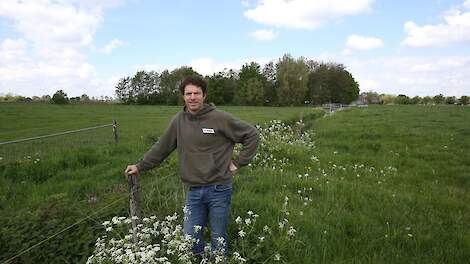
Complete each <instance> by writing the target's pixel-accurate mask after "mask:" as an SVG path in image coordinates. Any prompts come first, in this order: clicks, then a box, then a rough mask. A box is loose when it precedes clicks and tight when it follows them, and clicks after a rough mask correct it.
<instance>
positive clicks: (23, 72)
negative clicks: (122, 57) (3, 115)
mask: <svg viewBox="0 0 470 264" xmlns="http://www.w3.org/2000/svg"><path fill="white" fill-rule="evenodd" d="M119 4H121V1H120V0H104V1H91V0H37V1H20V0H2V1H0V17H2V18H6V19H9V20H10V21H12V22H13V23H12V24H13V26H14V29H16V31H17V33H19V35H20V36H21V37H20V38H18V39H17V40H13V39H11V38H7V39H5V40H3V41H2V44H1V47H0V93H7V92H12V93H15V92H17V91H18V89H21V92H20V93H21V94H22V95H28V96H31V95H38V94H45V93H49V94H50V93H53V92H54V91H55V90H54V89H59V88H60V89H64V90H66V91H70V92H68V93H69V95H74V94H73V92H74V91H75V92H76V93H80V94H81V93H83V92H81V91H83V89H88V90H89V93H90V94H91V95H92V94H94V93H95V90H93V89H98V87H94V85H93V83H94V82H95V79H96V72H95V67H94V66H93V65H91V64H90V63H88V62H87V60H88V57H87V51H89V50H90V49H92V47H93V39H94V35H95V33H96V29H97V28H98V26H99V25H100V23H101V22H102V20H103V10H104V8H108V7H114V6H116V5H119ZM113 41H114V42H113ZM113 41H112V42H111V43H110V44H109V46H107V47H105V48H104V51H105V52H108V51H109V52H110V51H111V50H112V49H113V48H114V47H116V46H119V45H120V44H121V43H120V42H119V40H113ZM95 95H96V94H95Z"/></svg>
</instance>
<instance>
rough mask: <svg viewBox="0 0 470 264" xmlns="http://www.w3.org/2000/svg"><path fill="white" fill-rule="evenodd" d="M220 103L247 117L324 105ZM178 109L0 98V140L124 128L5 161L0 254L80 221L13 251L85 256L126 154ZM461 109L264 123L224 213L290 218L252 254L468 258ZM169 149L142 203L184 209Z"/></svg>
mask: <svg viewBox="0 0 470 264" xmlns="http://www.w3.org/2000/svg"><path fill="white" fill-rule="evenodd" d="M222 109H224V110H226V111H228V112H231V113H233V114H235V115H237V116H239V117H241V118H242V119H245V120H247V121H249V122H252V123H262V122H265V121H268V120H271V119H281V120H293V119H295V118H296V117H297V116H298V115H299V112H300V111H304V112H305V113H306V116H309V115H310V116H311V117H312V116H314V115H317V113H318V111H316V110H312V109H306V108H264V107H222ZM178 110H179V108H177V107H156V106H118V105H93V106H84V105H69V106H55V105H41V104H0V113H1V115H0V123H1V124H2V128H3V129H1V130H0V141H6V140H12V139H16V138H24V137H30V136H36V135H41V134H47V133H55V132H60V131H64V130H70V129H77V128H82V127H88V126H95V125H99V124H106V123H110V122H111V120H112V119H117V120H118V122H119V123H120V127H119V129H120V135H121V137H120V138H121V140H120V142H119V144H118V145H117V146H115V145H114V144H112V143H111V142H109V139H108V137H107V135H106V133H101V132H100V133H99V134H96V135H95V136H93V135H91V138H95V139H96V138H98V139H100V138H101V139H103V142H104V143H102V144H97V143H96V142H95V141H93V140H91V139H90V141H89V142H91V144H87V143H86V140H85V141H83V142H81V143H80V147H79V148H77V149H73V151H68V152H64V153H62V154H60V155H55V156H54V157H53V158H47V157H45V158H42V157H41V158H40V160H39V161H37V162H35V161H36V160H35V159H23V160H21V161H20V162H16V163H7V162H6V159H4V160H1V161H0V177H1V178H0V214H1V220H0V226H1V227H0V228H1V229H0V230H1V236H0V237H1V238H0V248H2V250H1V252H0V261H4V260H7V259H8V258H10V257H12V256H14V254H15V253H17V252H19V251H21V249H24V248H28V247H29V246H32V245H34V244H36V243H37V242H39V241H41V240H43V239H46V238H48V237H49V236H51V235H53V234H56V233H57V232H58V231H61V230H65V229H66V228H68V227H70V226H71V225H72V224H76V225H75V226H73V227H71V228H70V229H67V230H65V231H64V232H63V233H61V234H60V235H58V236H56V237H54V238H51V239H50V240H48V241H46V242H45V243H43V244H41V245H39V246H38V247H36V248H34V249H32V250H31V251H29V252H27V253H25V254H23V255H22V256H21V257H19V258H16V259H14V260H13V263H39V262H49V263H64V262H69V263H76V262H84V261H85V260H86V258H87V257H88V256H89V255H90V254H91V252H92V250H93V243H94V241H95V239H96V238H97V237H98V236H99V235H101V234H102V233H103V228H102V226H101V223H102V222H103V221H104V220H109V219H110V218H111V217H112V216H115V215H124V216H126V215H127V214H128V213H127V210H128V201H127V189H126V188H127V187H126V184H125V182H124V178H123V176H122V170H123V169H124V166H125V165H126V164H127V163H129V162H133V161H135V160H137V159H138V158H140V157H141V155H142V153H143V151H145V149H146V148H147V147H148V146H149V145H150V144H151V143H152V142H153V141H154V140H155V139H156V138H157V137H158V135H159V134H160V133H161V132H162V131H163V129H164V128H165V126H166V124H167V122H168V121H169V119H170V118H171V116H172V115H173V114H174V113H176V111H178ZM469 123H470V108H468V107H457V106H378V107H369V108H355V109H350V110H345V111H340V112H337V113H335V114H333V115H331V116H327V117H324V118H318V119H311V120H308V122H307V124H306V125H307V127H308V128H309V130H308V131H309V132H308V135H310V137H308V138H302V141H300V142H297V143H296V142H294V143H293V144H289V143H288V141H289V140H286V139H285V137H283V138H281V137H276V136H269V133H268V134H267V135H268V136H267V138H266V140H265V141H264V142H265V145H263V146H261V148H260V154H261V155H260V157H258V159H257V160H256V161H255V162H254V163H253V164H254V165H255V166H251V167H248V168H244V169H243V170H242V171H240V174H239V175H238V176H237V178H236V179H235V183H234V188H235V192H234V197H233V209H232V216H233V218H235V217H236V216H239V215H240V216H242V217H243V216H244V215H246V212H247V211H249V210H252V211H254V212H255V213H257V214H259V215H260V217H259V219H258V220H257V227H256V228H254V229H253V230H252V235H253V237H254V239H256V237H258V236H261V235H262V232H263V231H262V227H263V226H264V225H267V226H270V227H272V229H273V230H274V229H276V227H277V226H278V225H279V223H280V222H283V221H284V220H283V219H288V221H289V222H288V223H289V225H290V226H292V227H295V229H296V231H297V232H296V235H295V239H294V238H292V240H289V243H282V242H283V241H282V240H281V239H278V240H276V239H274V240H272V243H273V244H272V246H271V247H269V248H270V249H268V248H263V249H262V250H261V249H260V250H261V253H263V254H264V256H261V257H260V256H255V255H253V256H252V258H251V262H252V263H258V262H260V261H259V260H260V259H263V257H264V259H266V258H270V257H272V255H273V254H274V253H279V256H280V261H281V262H284V263H351V262H352V263H465V262H466V261H468V259H470V232H469V231H468V227H467V226H468V223H469V222H470V194H469V190H470V188H469V187H470V154H469V151H468V149H469V146H470V140H469V139H470V126H468V124H469ZM282 133H284V134H288V133H291V132H288V131H287V130H285V131H281V134H282ZM291 134H292V135H291V136H294V137H296V135H297V134H295V131H294V132H292V133H291ZM111 136H112V135H111V133H110V137H111ZM297 136H298V135H297ZM85 137H86V138H88V137H90V136H85ZM73 140H75V139H73ZM73 140H72V141H73ZM57 144H58V145H60V144H61V143H57ZM18 151H19V152H21V149H20V150H18ZM4 155H6V154H4ZM270 155H272V156H270ZM274 159H275V160H274ZM175 163H176V159H175V157H174V156H172V157H171V158H170V159H169V160H168V162H166V163H165V164H164V165H163V166H162V167H161V168H160V169H158V170H153V171H150V172H147V173H144V174H142V175H141V177H140V181H141V183H142V197H141V198H142V205H143V211H144V215H157V216H163V215H168V214H172V213H173V212H175V211H176V212H180V211H181V206H182V200H183V190H182V186H181V184H180V182H179V179H178V176H177V175H176V171H175V169H174V167H175ZM286 197H287V198H288V204H287V203H286ZM238 228H239V227H237V225H236V224H235V223H233V224H231V225H230V237H232V238H233V242H232V243H233V247H234V248H235V247H236V248H240V245H241V244H242V242H240V241H241V239H237V232H238V231H239V230H238ZM276 230H277V229H276ZM279 232H280V231H279ZM284 242H285V241H284ZM243 243H244V242H243ZM245 247H246V248H254V244H250V243H248V244H247V245H245ZM242 248H243V247H242ZM273 250H274V251H273ZM268 262H271V261H268Z"/></svg>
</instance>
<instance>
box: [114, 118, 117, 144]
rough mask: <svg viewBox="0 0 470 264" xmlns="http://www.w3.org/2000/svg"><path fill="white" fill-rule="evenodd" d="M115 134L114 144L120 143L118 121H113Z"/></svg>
mask: <svg viewBox="0 0 470 264" xmlns="http://www.w3.org/2000/svg"><path fill="white" fill-rule="evenodd" d="M113 133H114V143H116V144H117V143H118V129H117V121H116V119H114V120H113Z"/></svg>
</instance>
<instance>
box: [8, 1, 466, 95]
mask: <svg viewBox="0 0 470 264" xmlns="http://www.w3.org/2000/svg"><path fill="white" fill-rule="evenodd" d="M285 53H289V54H291V55H293V56H294V57H299V56H304V57H306V58H309V59H313V60H317V61H325V62H337V63H342V64H344V65H345V66H346V68H347V69H348V70H349V71H350V72H351V73H352V75H353V77H354V78H355V79H356V80H357V81H358V82H359V85H360V89H361V91H376V92H379V93H391V94H407V95H409V96H415V95H419V96H424V95H436V94H439V93H442V94H444V95H448V96H449V95H454V96H461V95H470V0H460V1H437V0H429V1H424V0H417V1H373V0H316V1H312V0H311V1H308V0H262V1H250V0H244V1H240V0H236V1H211V0H200V1H183V0H176V1H144V0H127V1H126V0H102V1H93V0H31V1H28V0H24V1H19V0H2V1H0V94H6V93H13V94H19V95H26V96H32V95H44V94H49V95H52V94H53V93H54V92H55V91H56V90H58V89H63V90H64V91H66V92H67V93H68V95H69V96H79V95H81V94H83V93H86V94H88V95H90V96H100V95H107V96H113V95H114V86H115V85H116V83H117V81H118V80H119V78H121V77H124V76H128V75H133V74H134V73H135V72H136V71H137V70H140V69H144V70H156V71H159V72H160V71H162V70H163V69H170V70H171V69H174V68H176V67H180V66H183V65H188V66H192V67H193V68H194V69H195V70H197V71H198V72H200V73H202V74H211V73H213V72H217V71H221V70H223V69H224V68H232V69H239V68H240V67H241V66H242V65H243V64H244V63H247V62H251V61H256V62H258V63H260V64H261V65H264V64H265V63H267V62H269V61H272V60H277V59H279V58H280V57H282V55H283V54H285Z"/></svg>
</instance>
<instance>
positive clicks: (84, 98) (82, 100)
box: [80, 94, 90, 103]
mask: <svg viewBox="0 0 470 264" xmlns="http://www.w3.org/2000/svg"><path fill="white" fill-rule="evenodd" d="M80 101H81V102H85V103H87V102H90V97H88V95H86V94H82V96H80Z"/></svg>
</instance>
